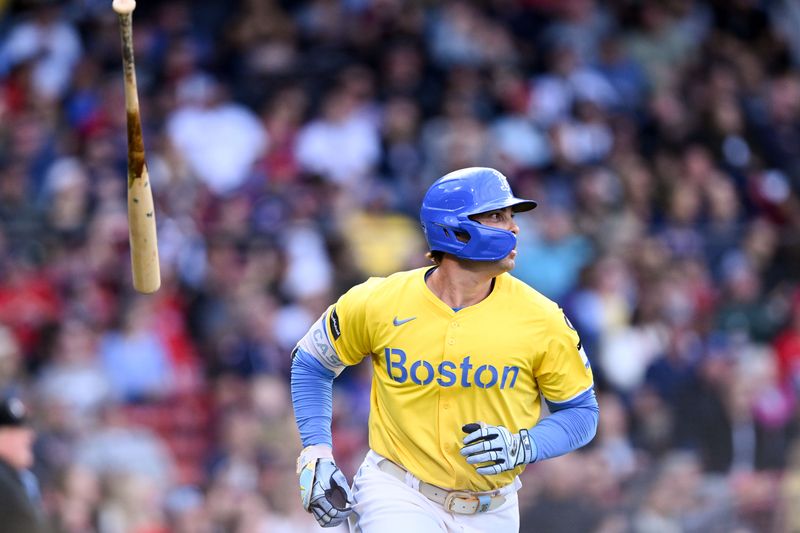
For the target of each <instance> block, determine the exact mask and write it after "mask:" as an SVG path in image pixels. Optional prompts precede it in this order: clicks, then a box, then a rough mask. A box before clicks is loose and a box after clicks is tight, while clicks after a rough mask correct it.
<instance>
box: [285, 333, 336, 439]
mask: <svg viewBox="0 0 800 533" xmlns="http://www.w3.org/2000/svg"><path fill="white" fill-rule="evenodd" d="M334 377H335V374H334V373H333V372H332V371H331V370H328V369H327V368H325V367H324V366H323V365H322V363H320V362H319V361H318V360H317V359H316V358H315V357H314V356H312V355H311V354H309V353H308V352H306V351H304V350H302V349H300V348H297V349H296V350H295V356H294V358H293V359H292V405H293V406H294V417H295V419H296V420H297V427H298V429H299V430H300V440H301V441H302V443H303V447H304V448H305V447H306V446H311V445H312V444H327V445H328V446H331V447H333V438H332V437H331V420H332V418H333V378H334Z"/></svg>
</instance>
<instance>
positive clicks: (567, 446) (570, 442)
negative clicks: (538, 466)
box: [529, 390, 600, 461]
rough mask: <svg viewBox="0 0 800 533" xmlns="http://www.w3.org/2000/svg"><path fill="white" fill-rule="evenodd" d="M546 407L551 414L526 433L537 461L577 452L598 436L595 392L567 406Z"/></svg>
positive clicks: (585, 394)
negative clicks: (596, 434) (533, 446)
mask: <svg viewBox="0 0 800 533" xmlns="http://www.w3.org/2000/svg"><path fill="white" fill-rule="evenodd" d="M548 405H549V406H550V409H551V411H552V414H551V415H550V416H548V417H547V418H545V419H543V420H541V421H540V422H539V423H538V424H536V425H535V426H534V427H533V428H532V429H531V430H530V431H529V435H530V437H531V439H533V441H534V442H535V444H536V449H537V452H536V459H535V460H536V461H543V460H544V459H549V458H551V457H558V456H559V455H564V454H565V453H568V452H571V451H573V450H576V449H578V448H580V447H581V446H584V445H586V444H588V443H589V441H591V440H592V439H593V438H594V435H595V433H596V432H597V423H598V420H599V417H600V410H599V407H598V405H597V398H596V397H595V394H594V390H589V391H587V392H585V393H584V394H582V395H581V396H579V397H578V398H575V399H574V400H571V401H570V402H567V403H566V404H552V403H550V402H548Z"/></svg>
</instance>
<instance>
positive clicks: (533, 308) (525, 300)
mask: <svg viewBox="0 0 800 533" xmlns="http://www.w3.org/2000/svg"><path fill="white" fill-rule="evenodd" d="M502 279H503V285H504V286H505V287H506V290H507V291H508V293H509V295H510V296H511V297H512V298H513V299H514V302H515V306H521V307H523V308H524V309H526V310H528V311H529V312H532V313H536V314H538V315H546V316H561V315H562V314H563V312H562V310H561V308H560V307H559V306H558V304H557V303H556V302H554V301H553V300H551V299H550V298H548V297H547V296H545V295H544V294H542V293H541V292H539V291H537V290H536V289H534V288H533V287H531V286H530V285H528V284H527V283H525V282H524V281H522V280H520V279H518V278H515V277H514V276H512V275H511V274H508V273H506V274H503V276H502Z"/></svg>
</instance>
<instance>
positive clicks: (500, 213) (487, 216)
mask: <svg viewBox="0 0 800 533" xmlns="http://www.w3.org/2000/svg"><path fill="white" fill-rule="evenodd" d="M470 218H472V220H474V221H475V222H478V223H480V224H483V225H484V226H492V227H493V228H500V229H504V230H506V231H510V232H511V233H513V234H514V235H519V226H517V223H516V222H514V211H512V210H511V208H510V207H506V208H503V209H495V210H494V211H487V212H485V213H480V214H477V215H474V216H472V217H470ZM516 257H517V249H516V248H514V249H513V250H511V252H509V254H508V255H507V256H505V257H504V258H503V259H500V260H499V261H495V263H496V264H497V265H498V266H499V267H500V268H501V269H502V270H503V272H508V271H510V270H512V269H513V268H514V263H515V259H516Z"/></svg>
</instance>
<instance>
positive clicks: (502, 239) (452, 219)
mask: <svg viewBox="0 0 800 533" xmlns="http://www.w3.org/2000/svg"><path fill="white" fill-rule="evenodd" d="M506 207H511V208H512V209H513V210H514V212H516V213H519V212H522V211H530V210H531V209H533V208H534V207H536V202H534V201H533V200H523V199H521V198H517V197H515V196H514V195H513V194H512V192H511V187H509V185H508V180H507V179H506V177H505V176H503V174H501V173H500V172H498V171H497V170H495V169H493V168H483V167H471V168H464V169H461V170H456V171H454V172H451V173H449V174H447V175H446V176H444V177H442V178H439V179H438V180H436V182H435V183H434V184H433V185H431V187H430V188H429V189H428V192H427V193H425V198H424V199H423V200H422V209H420V213H419V218H420V221H421V222H422V229H423V231H424V232H425V238H426V239H427V240H428V247H429V248H430V250H431V251H440V252H445V253H448V254H453V255H455V256H456V257H461V258H463V259H471V260H473V261H498V260H500V259H502V258H504V257H505V256H507V255H508V254H509V253H510V252H511V250H513V249H514V247H515V246H516V245H517V237H516V236H515V235H514V234H513V233H512V232H510V231H507V230H504V229H500V228H493V227H490V226H484V225H483V224H479V223H477V222H475V221H473V220H470V218H469V217H470V215H477V214H479V213H485V212H487V211H494V210H495V209H503V208H506ZM459 237H461V238H459Z"/></svg>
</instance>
